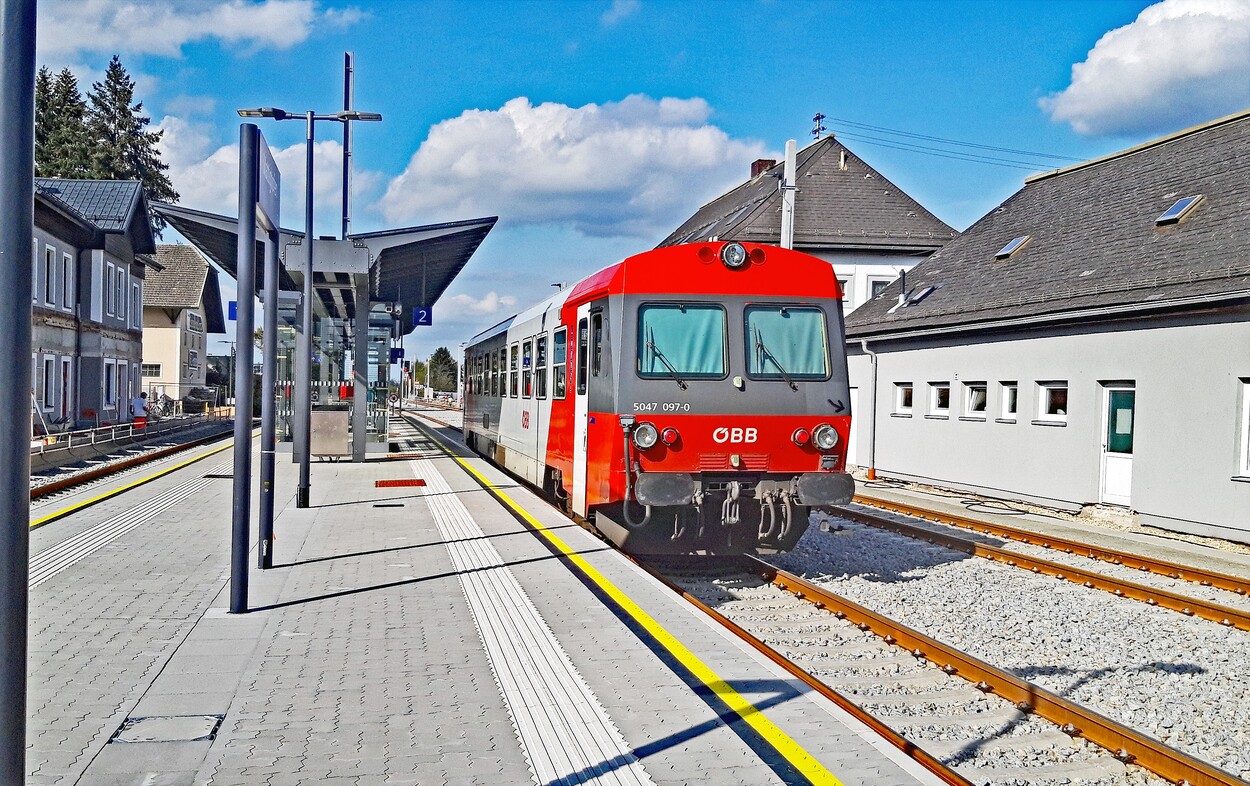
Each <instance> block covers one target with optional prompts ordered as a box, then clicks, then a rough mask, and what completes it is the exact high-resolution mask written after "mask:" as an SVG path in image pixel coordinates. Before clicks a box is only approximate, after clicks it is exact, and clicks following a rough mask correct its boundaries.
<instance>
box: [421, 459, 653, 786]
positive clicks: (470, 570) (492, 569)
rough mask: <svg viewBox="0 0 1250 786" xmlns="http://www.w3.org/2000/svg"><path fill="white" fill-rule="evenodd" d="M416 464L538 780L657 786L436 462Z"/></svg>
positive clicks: (522, 744) (509, 710) (546, 782)
mask: <svg viewBox="0 0 1250 786" xmlns="http://www.w3.org/2000/svg"><path fill="white" fill-rule="evenodd" d="M411 466H412V468H413V470H414V473H413V474H415V475H417V476H419V477H423V478H425V479H426V489H425V494H426V501H427V502H428V503H429V506H430V510H431V512H432V514H433V517H434V521H435V523H436V524H437V525H438V528H439V532H440V533H441V534H442V536H443V538H444V539H445V540H446V541H447V550H448V551H449V552H450V554H451V559H452V564H453V565H454V566H455V568H456V571H457V572H458V573H459V574H460V584H461V587H463V589H464V594H465V597H466V598H467V599H468V602H469V608H470V609H471V611H472V613H473V618H474V621H475V622H476V623H477V627H478V632H479V633H480V634H481V636H482V642H483V644H484V645H485V647H486V652H487V655H488V656H489V658H490V662H491V668H492V669H493V670H494V672H495V678H496V680H497V681H498V683H499V688H500V691H501V693H502V694H503V697H504V701H505V702H506V703H507V705H508V712H509V713H510V714H511V715H512V719H513V723H514V724H515V726H516V732H517V737H518V739H519V740H520V742H521V747H522V750H523V751H524V753H525V756H526V758H527V759H528V760H529V762H530V767H531V768H532V769H533V771H534V776H535V779H536V782H537V783H541V784H555V783H579V784H603V785H604V786H606V785H607V784H620V785H621V786H625V785H626V784H632V785H633V786H650V785H651V784H652V783H653V781H652V780H651V777H650V776H649V775H648V774H647V772H646V770H645V769H643V767H642V764H641V763H640V762H639V761H638V759H637V757H636V756H634V754H633V753H632V752H631V750H630V747H629V744H628V743H627V742H626V741H625V739H624V737H622V736H621V733H620V731H618V730H617V728H616V726H615V725H614V724H613V723H612V719H611V718H610V717H608V714H607V712H606V711H605V710H604V709H603V706H602V705H601V704H600V703H599V700H598V699H597V698H596V697H595V695H594V693H593V692H592V691H591V690H590V687H589V686H588V685H587V684H586V682H585V680H583V679H582V677H581V675H580V674H578V672H577V670H576V668H575V667H574V666H573V663H572V662H571V661H570V660H569V657H568V655H567V654H566V653H565V652H564V649H563V648H562V647H561V646H560V642H559V641H558V640H557V639H556V637H555V635H554V634H553V633H552V632H551V629H550V628H549V627H548V626H547V623H546V621H545V620H543V618H542V616H541V615H540V614H539V613H538V610H537V609H536V608H535V607H534V604H533V603H532V602H531V601H530V599H529V596H527V595H526V593H525V590H524V589H522V588H521V585H520V583H519V582H518V581H517V579H516V577H515V576H514V575H513V574H512V571H511V570H509V569H508V568H507V567H506V566H505V565H504V561H503V558H502V557H501V556H500V554H499V552H498V551H497V550H496V549H495V547H494V546H493V545H491V544H490V542H489V541H487V540H486V539H485V533H484V532H483V531H482V529H481V527H479V526H478V525H477V523H476V522H475V521H473V517H472V516H471V515H470V514H469V511H468V510H467V509H466V508H465V507H464V504H463V503H462V502H460V500H459V499H458V498H457V496H456V495H455V494H454V493H453V492H452V490H451V487H450V486H449V485H448V484H447V481H446V480H444V479H443V477H442V475H440V474H439V472H438V470H437V469H436V468H435V466H434V463H433V462H431V461H428V460H421V461H413V462H411Z"/></svg>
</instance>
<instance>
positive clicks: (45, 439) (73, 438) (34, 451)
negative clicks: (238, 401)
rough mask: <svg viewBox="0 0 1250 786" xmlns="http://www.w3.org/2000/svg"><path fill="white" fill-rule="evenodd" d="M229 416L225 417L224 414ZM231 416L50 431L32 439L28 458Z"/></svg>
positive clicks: (219, 413) (223, 410)
mask: <svg viewBox="0 0 1250 786" xmlns="http://www.w3.org/2000/svg"><path fill="white" fill-rule="evenodd" d="M227 413H229V414H227ZM229 417H233V413H232V412H231V409H230V408H227V407H216V408H214V407H210V408H208V411H206V412H205V414H203V415H179V416H176V417H169V418H161V419H159V420H156V419H149V420H148V422H147V425H146V426H136V425H135V424H134V423H118V424H115V425H111V426H99V427H97V428H90V429H81V430H78V431H62V432H53V433H51V434H46V435H42V436H38V437H35V438H33V439H32V440H31V443H30V455H31V457H32V458H35V457H43V456H47V455H48V454H51V453H56V452H59V451H70V450H73V449H74V448H82V447H88V446H100V445H108V444H111V443H118V442H123V441H126V442H137V441H139V440H144V439H149V438H151V437H154V436H160V435H162V434H171V433H173V432H176V431H181V430H182V429H185V428H189V427H191V426H197V425H200V424H201V423H206V422H210V421H214V420H223V419H227V418H229Z"/></svg>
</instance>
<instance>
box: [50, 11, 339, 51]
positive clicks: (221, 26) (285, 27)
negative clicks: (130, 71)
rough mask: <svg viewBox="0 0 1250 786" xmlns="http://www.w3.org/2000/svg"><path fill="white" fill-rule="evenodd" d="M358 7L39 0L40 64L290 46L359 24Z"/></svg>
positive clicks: (287, 47) (284, 47) (285, 47)
mask: <svg viewBox="0 0 1250 786" xmlns="http://www.w3.org/2000/svg"><path fill="white" fill-rule="evenodd" d="M361 16H362V13H361V12H360V11H359V10H357V9H354V8H348V9H342V10H334V9H329V10H322V9H321V7H320V5H319V3H318V2H316V0H260V2H255V0H179V2H176V3H174V2H168V0H120V1H119V0H41V2H40V3H39V25H38V30H37V32H36V49H37V51H38V56H39V58H40V62H46V61H49V60H58V59H63V58H66V57H69V56H71V55H74V54H77V53H80V52H102V53H106V54H112V53H115V52H122V53H128V54H153V55H163V56H169V57H176V56H178V55H180V54H181V52H182V47H183V46H184V45H186V44H188V43H192V42H196V41H204V40H209V39H217V40H220V41H222V42H223V43H225V44H228V45H236V46H237V45H242V46H245V47H251V48H260V47H264V48H270V49H289V48H290V47H293V46H295V45H296V44H300V43H303V42H304V41H305V40H306V39H307V38H308V37H309V35H310V34H311V33H312V31H313V30H314V29H316V28H317V27H318V26H321V25H326V26H332V27H343V26H347V25H351V24H353V23H355V22H356V21H358V20H359V19H360V18H361Z"/></svg>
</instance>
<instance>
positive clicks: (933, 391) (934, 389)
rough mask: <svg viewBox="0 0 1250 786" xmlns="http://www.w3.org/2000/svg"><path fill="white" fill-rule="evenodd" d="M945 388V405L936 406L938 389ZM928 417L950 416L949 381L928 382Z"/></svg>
mask: <svg viewBox="0 0 1250 786" xmlns="http://www.w3.org/2000/svg"><path fill="white" fill-rule="evenodd" d="M943 388H945V389H946V406H945V407H939V406H938V391H939V390H942V389H943ZM928 416H929V417H931V418H949V417H950V416H951V383H949V382H930V383H929V415H928Z"/></svg>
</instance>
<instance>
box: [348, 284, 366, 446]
mask: <svg viewBox="0 0 1250 786" xmlns="http://www.w3.org/2000/svg"><path fill="white" fill-rule="evenodd" d="M355 283H356V292H355V294H356V329H355V332H354V334H353V341H352V366H353V368H352V461H364V460H365V436H366V431H367V429H368V420H369V418H368V414H369V279H368V278H367V277H363V276H356V277H355Z"/></svg>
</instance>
